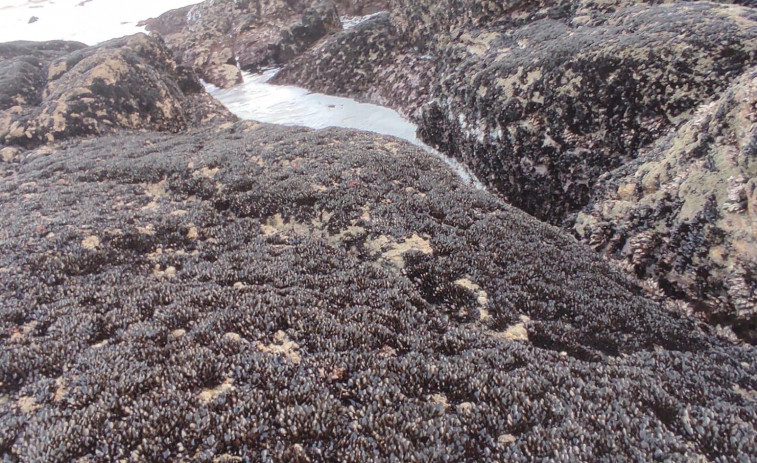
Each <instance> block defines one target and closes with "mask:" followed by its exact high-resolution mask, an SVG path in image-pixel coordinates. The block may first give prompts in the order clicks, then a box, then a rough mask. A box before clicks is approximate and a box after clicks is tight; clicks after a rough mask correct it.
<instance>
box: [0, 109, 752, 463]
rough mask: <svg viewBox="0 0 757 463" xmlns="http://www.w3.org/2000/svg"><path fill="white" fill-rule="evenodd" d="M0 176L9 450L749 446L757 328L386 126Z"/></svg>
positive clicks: (713, 451)
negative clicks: (541, 216)
mask: <svg viewBox="0 0 757 463" xmlns="http://www.w3.org/2000/svg"><path fill="white" fill-rule="evenodd" d="M3 172H4V175H3V176H2V178H0V204H1V205H2V207H0V224H1V225H2V227H0V229H2V232H1V233H0V272H2V278H0V396H1V399H2V400H0V454H2V456H3V458H5V459H10V460H18V461H50V462H56V461H71V460H76V459H104V460H109V459H117V458H121V457H122V456H126V455H128V458H131V459H134V460H142V459H157V460H160V461H169V460H171V461H184V460H192V461H207V462H212V461H236V460H237V459H239V458H241V457H247V458H250V459H251V460H266V459H272V460H274V461H345V462H365V461H412V460H416V461H442V460H450V461H471V462H472V461H531V460H533V458H534V456H535V455H543V456H545V457H546V456H549V458H551V459H553V460H555V461H603V460H606V461H609V460H613V461H618V460H637V459H644V460H651V459H653V458H655V457H656V456H660V455H662V456H664V457H665V458H667V459H668V460H670V461H692V460H697V459H709V460H722V461H727V460H735V459H737V458H740V459H742V460H744V461H754V460H753V457H752V456H753V455H757V448H755V447H754V446H755V442H756V441H757V412H755V410H757V406H755V405H757V404H756V403H755V400H757V399H756V396H755V390H757V380H755V378H756V377H757V364H755V358H757V356H756V355H755V354H757V352H755V349H754V348H752V347H739V346H735V345H731V344H729V343H727V342H726V341H724V340H721V339H718V338H716V337H714V336H713V335H711V334H708V333H706V332H704V331H702V330H701V329H700V328H699V327H697V325H696V324H695V323H694V322H693V321H692V320H691V319H689V318H687V317H685V316H681V315H680V314H677V313H672V312H669V311H667V310H665V309H664V308H663V307H661V306H660V305H659V304H657V303H655V302H652V301H650V300H647V299H645V298H643V297H641V296H640V295H639V290H638V288H636V287H635V286H634V284H633V283H632V282H631V281H630V280H629V279H627V278H626V277H624V276H623V275H622V274H621V273H620V272H618V271H616V270H613V269H612V268H611V267H610V266H609V264H608V263H606V262H604V261H602V260H601V259H600V258H599V257H598V256H597V255H596V254H595V253H593V252H592V251H591V250H590V249H588V248H586V247H584V246H582V245H580V244H578V243H576V242H575V241H574V240H573V239H572V238H570V237H569V236H568V235H567V234H566V233H564V232H563V231H561V230H560V229H557V228H555V227H552V226H550V225H546V224H544V223H541V222H538V221H537V220H535V219H533V218H532V217H529V216H528V215H526V214H525V213H523V212H521V211H519V210H517V209H514V208H512V207H509V206H507V205H506V204H504V203H503V202H502V201H501V200H499V199H497V198H495V197H494V196H492V195H491V194H488V193H485V192H482V191H479V190H475V189H473V188H470V187H467V186H465V185H464V184H462V182H461V181H460V180H459V179H458V178H457V177H456V176H455V174H454V173H453V172H452V171H451V170H449V169H448V168H447V167H446V166H445V165H444V164H443V163H442V162H441V161H439V160H437V159H435V158H433V157H431V156H429V155H428V154H427V153H425V152H423V151H422V150H420V149H419V148H416V147H413V146H411V145H409V144H407V143H405V142H402V141H399V140H397V139H395V138H391V137H383V136H378V135H374V134H370V133H365V132H356V131H349V130H339V129H329V130H323V131H311V130H307V129H302V128H287V127H277V126H269V125H260V124H255V123H250V122H237V123H233V124H232V123H228V124H226V125H220V126H219V125H216V126H213V127H208V126H206V127H204V128H195V129H191V130H189V131H185V132H182V133H179V134H170V133H165V132H161V133H157V132H144V133H124V132H119V133H116V134H112V135H107V136H103V137H100V138H96V139H87V140H82V139H72V140H69V141H67V142H62V143H55V144H51V145H49V146H47V147H44V148H40V149H37V150H34V151H32V152H31V153H30V155H29V156H27V157H26V158H25V159H24V160H23V162H21V163H18V164H12V165H9V166H6V167H5V168H4V171H3Z"/></svg>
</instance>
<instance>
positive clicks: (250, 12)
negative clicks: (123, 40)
mask: <svg viewBox="0 0 757 463" xmlns="http://www.w3.org/2000/svg"><path fill="white" fill-rule="evenodd" d="M383 3H386V2H371V1H369V2H363V1H355V0H345V1H341V2H337V4H336V6H335V3H334V2H330V1H326V2H324V1H322V0H316V1H285V0H244V1H239V0H212V1H210V0H207V1H205V2H202V3H199V4H197V5H193V6H188V7H185V8H180V9H177V10H172V11H169V12H167V13H164V14H163V15H161V16H160V17H158V18H155V19H150V20H147V21H145V24H146V26H147V30H148V31H151V32H155V33H159V34H161V35H163V36H164V37H165V39H166V42H167V43H168V45H169V46H170V47H171V49H172V50H173V51H174V54H175V56H176V59H177V60H178V61H179V62H182V63H184V64H186V65H187V66H191V67H194V68H197V69H198V71H199V73H200V75H201V76H202V77H203V79H205V80H206V81H207V82H210V83H212V84H213V85H216V86H218V87H221V88H226V87H230V86H233V85H236V84H238V83H240V82H241V81H242V75H241V72H240V70H239V69H240V68H241V69H249V70H258V69H260V68H261V67H264V66H270V65H280V64H283V63H286V62H287V61H289V60H290V59H291V58H292V57H294V56H296V55H298V54H300V53H301V52H302V51H304V50H305V49H307V48H308V47H309V46H311V45H312V44H313V43H315V42H316V41H318V40H319V39H321V38H322V37H324V36H325V35H327V34H329V33H331V32H334V31H337V30H339V29H341V28H342V26H341V21H340V20H339V14H340V13H342V12H347V13H356V12H362V11H370V10H372V9H375V8H376V7H377V6H378V5H382V4H383Z"/></svg>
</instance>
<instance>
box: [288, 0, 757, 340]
mask: <svg viewBox="0 0 757 463" xmlns="http://www.w3.org/2000/svg"><path fill="white" fill-rule="evenodd" d="M739 4H740V5H739ZM755 6H757V5H755V2H751V1H742V2H721V3H719V4H716V3H704V2H680V1H679V2H638V1H633V0H629V1H609V2H606V1H602V2H598V1H575V0H566V1H560V2H518V1H511V2H483V1H475V0H471V1H467V2H454V1H447V2H433V4H432V2H423V1H421V2H416V1H412V2H411V1H404V0H397V1H396V2H395V3H394V5H393V9H392V13H391V16H390V18H388V19H387V18H381V19H376V20H375V21H374V22H373V23H372V24H370V25H369V24H366V25H365V27H363V28H356V29H354V30H350V31H345V32H344V33H342V34H339V35H337V36H335V37H334V38H333V39H331V40H330V41H329V42H327V43H326V44H324V45H322V46H320V47H319V48H318V49H314V50H312V52H309V53H306V54H305V55H303V56H302V57H300V58H299V59H297V60H295V61H293V62H292V63H290V64H289V65H287V66H286V67H285V68H284V69H283V70H282V71H281V72H280V73H279V75H278V76H277V78H276V81H277V82H280V83H290V84H299V85H304V86H306V87H307V88H310V89H313V90H316V91H323V90H325V91H328V92H335V93H338V94H341V95H346V96H352V97H357V98H358V99H363V100H367V101H371V102H376V103H380V104H388V105H390V106H393V107H395V108H399V109H400V111H401V112H403V113H404V114H406V115H408V116H410V117H411V118H413V119H414V120H415V121H416V122H418V124H419V133H420V136H421V138H422V139H423V140H424V141H426V142H427V143H429V144H431V145H433V146H436V147H438V148H440V149H441V150H442V151H444V152H446V153H448V154H451V155H453V156H455V157H457V158H459V159H460V160H462V161H463V162H464V163H465V164H467V165H468V166H469V167H470V168H471V169H472V170H473V171H474V172H475V173H476V174H477V176H478V177H479V178H480V179H481V180H482V181H484V183H487V184H488V185H489V186H490V187H492V188H493V189H494V190H495V191H497V192H498V193H499V194H500V195H501V196H502V197H503V198H504V199H505V200H507V201H508V202H510V203H511V204H513V205H515V206H517V207H519V208H521V209H523V210H525V211H527V212H529V213H531V214H533V215H535V216H536V217H539V218H541V219H543V220H546V221H549V222H551V223H554V224H560V225H562V226H564V227H565V228H567V229H572V228H573V225H574V223H575V220H576V216H577V214H578V213H579V211H581V210H584V209H585V212H584V216H595V217H596V219H597V220H598V222H599V223H601V226H599V225H597V226H595V225H596V224H595V225H585V224H584V222H585V221H586V220H585V219H582V224H581V225H580V228H581V230H580V231H579V232H578V233H580V236H581V237H582V238H585V239H587V240H591V241H592V243H593V244H594V245H595V246H596V247H597V248H601V249H605V250H608V253H609V254H610V255H614V256H616V257H619V258H621V259H623V260H628V259H630V257H629V256H630V254H628V253H629V252H631V251H630V250H629V249H630V248H627V247H626V238H628V239H630V237H631V236H632V235H635V234H636V233H640V232H641V231H642V230H646V227H648V226H650V225H649V224H650V223H651V222H650V220H648V219H644V220H642V221H641V222H639V223H636V222H634V223H633V224H631V223H625V224H622V225H618V226H615V225H613V224H608V223H607V221H608V220H610V219H609V218H610V217H614V218H617V219H620V217H621V216H622V217H625V215H624V214H625V212H622V213H621V212H618V211H614V212H598V210H599V209H602V208H604V207H605V206H606V204H605V203H603V201H604V198H605V197H604V196H603V194H604V193H603V192H604V191H606V185H605V183H606V181H608V180H607V178H605V177H603V176H605V175H609V173H610V172H613V171H614V170H615V169H618V168H621V167H622V166H625V165H626V164H628V163H629V162H632V161H633V160H634V159H636V158H639V157H642V158H644V157H645V156H647V155H648V154H647V153H653V154H651V156H655V154H654V153H658V151H659V146H660V144H661V143H663V140H665V139H666V137H668V135H669V132H670V131H671V130H679V129H680V127H681V126H682V125H684V124H686V123H687V122H688V121H691V120H692V117H693V116H694V114H696V113H697V111H698V110H699V108H700V107H701V106H702V105H707V104H709V103H711V102H712V101H715V100H717V99H718V98H720V96H721V95H722V94H723V92H725V91H726V90H727V89H728V88H729V86H730V85H731V84H732V83H733V82H734V81H735V80H736V79H738V78H739V76H741V75H744V73H745V72H747V71H748V70H749V69H751V68H752V67H753V66H754V63H755V50H757V42H756V40H757V10H755V9H754V7H755ZM353 63H354V67H353V66H352V64H353ZM405 63H407V64H405ZM417 63H424V64H425V66H418V65H417ZM344 69H349V70H348V71H346V72H345V71H344ZM336 70H339V72H343V73H345V74H346V76H347V78H345V79H341V80H339V79H338V76H337V72H336ZM335 79H336V80H337V82H334V80H335ZM704 110H705V111H706V109H704ZM715 117H716V118H717V117H718V116H715ZM722 123H723V124H726V125H728V124H730V123H729V122H726V121H722ZM734 134H735V136H747V138H745V139H743V140H740V141H733V140H730V141H728V140H725V139H724V138H722V137H721V138H717V137H716V138H717V139H718V142H716V143H715V144H718V143H721V144H722V146H720V147H717V148H713V149H717V150H720V149H722V150H729V149H731V148H733V147H734V146H736V145H739V146H740V145H743V146H748V145H749V143H750V140H751V139H750V138H748V134H747V132H744V131H738V130H737V131H734ZM663 151H665V150H663ZM744 152H745V153H749V152H750V151H749V150H745V151H744ZM658 154H659V153H658ZM747 157H749V156H747ZM750 162H751V161H750ZM634 165H636V164H634ZM687 165H688V164H687V163H686V162H676V163H673V165H672V167H671V168H682V169H684V168H686V167H687ZM620 172H626V171H623V170H621V171H620ZM713 172H714V175H719V176H720V177H718V178H717V180H716V179H715V178H714V177H710V182H711V183H712V182H715V183H717V184H718V185H720V186H722V185H726V184H728V182H729V181H731V180H729V178H730V177H731V175H732V172H731V169H730V168H728V169H722V170H721V169H720V168H717V169H715V170H714V171H713ZM616 175H619V174H615V173H614V174H612V176H611V178H612V179H613V181H615V180H618V179H617V178H616V177H615V176H616ZM628 175H630V174H628ZM670 175H671V176H673V177H675V176H679V175H680V176H683V177H686V176H687V175H688V174H687V173H686V172H684V171H682V172H678V171H674V172H671V173H670ZM734 175H735V179H734V180H732V181H731V182H732V183H733V186H732V189H733V191H734V193H733V195H736V196H738V197H739V198H742V196H743V194H744V193H743V191H746V190H743V189H742V188H741V185H747V184H748V183H749V182H750V181H751V180H752V178H753V176H754V172H753V170H752V169H751V168H746V169H741V170H740V171H739V172H738V175H736V174H734ZM600 179H603V180H600ZM598 181H599V182H600V183H599V184H597V182H598ZM629 183H632V182H630V181H629ZM603 185H605V186H603ZM613 185H614V184H613ZM720 186H719V187H718V188H717V189H718V191H721V190H722V189H721V187H720ZM629 188H630V187H629ZM744 188H746V186H745V187H744ZM722 191H725V190H722ZM722 191H721V193H722ZM721 193H719V196H717V198H716V200H715V203H714V206H713V207H715V208H716V209H719V208H720V207H721V206H725V205H726V201H728V200H727V199H726V198H725V197H723V196H722V194H721ZM614 194H615V192H614V191H611V192H610V196H608V198H614V196H613V195H614ZM681 194H683V195H688V193H681ZM739 195H742V196H739ZM641 196H644V198H646V200H647V201H642V202H639V203H638V204H635V205H633V206H631V205H628V204H626V207H627V209H628V210H636V209H640V210H641V209H643V210H646V208H648V207H649V208H651V209H652V210H653V211H655V212H654V214H655V215H654V217H655V219H654V221H657V223H658V224H663V223H664V224H665V225H664V226H662V225H661V227H662V228H661V229H659V230H658V231H659V232H661V233H662V235H661V236H668V235H670V234H671V233H672V231H671V230H672V229H669V227H673V226H674V224H677V223H678V221H679V219H678V218H676V215H677V214H678V213H677V212H676V211H677V210H678V208H677V207H673V208H670V207H667V206H665V204H666V203H665V202H664V201H661V198H662V196H661V195H659V194H657V195H653V196H650V195H647V194H637V196H633V197H631V198H630V199H628V201H629V202H631V203H633V202H635V201H637V200H640V199H641ZM675 196H676V194H674V195H673V197H675ZM736 196H734V198H735V197H736ZM595 198H596V202H595V203H592V200H594V199H595ZM612 200H613V201H614V199H612ZM658 201H661V202H658ZM734 201H735V203H738V202H740V201H742V200H741V199H734V200H733V201H731V202H732V203H733V202H734ZM591 204H594V205H591ZM690 204H691V203H690ZM729 204H730V203H729ZM691 207H694V206H691ZM734 207H735V206H734ZM696 208H699V206H696ZM697 210H698V209H697ZM618 214H621V215H618ZM629 214H630V212H629ZM643 214H649V213H648V212H644V213H643ZM629 217H630V216H629ZM645 217H646V216H645ZM629 220H630V219H629ZM634 220H636V219H634ZM686 220H688V219H686ZM712 220H716V219H714V218H713V219H712ZM712 220H710V221H709V222H708V223H711V222H712ZM717 220H720V219H717ZM729 220H730V219H729ZM598 227H599V228H598ZM753 227H754V225H753V224H752V223H750V222H749V221H740V220H737V221H736V222H735V223H732V224H731V225H728V226H727V227H725V228H722V227H720V226H717V227H716V229H717V230H720V231H724V230H729V233H734V234H735V236H736V237H734V238H733V241H734V242H735V243H740V242H742V238H741V236H753V235H754V232H753V229H754V228H753ZM681 233H687V232H684V231H681ZM729 240H730V238H719V237H710V238H706V239H705V238H696V239H693V238H692V239H688V238H687V239H684V240H683V241H680V240H673V241H671V243H669V244H664V243H662V242H656V241H655V242H654V243H646V244H643V246H644V247H646V248H649V250H648V252H646V253H645V254H644V256H645V257H644V263H643V264H640V263H638V262H636V263H633V266H632V267H628V265H626V264H624V265H623V266H624V267H625V268H628V269H629V270H630V271H631V273H633V274H634V275H636V276H640V277H642V278H643V279H645V280H646V279H649V278H653V279H655V280H656V281H647V283H646V284H645V285H646V286H651V287H653V288H656V289H654V292H655V293H658V294H659V293H660V292H662V293H664V294H666V295H667V296H668V297H674V298H675V299H680V300H683V301H685V302H686V303H685V304H683V305H684V306H686V307H688V306H691V307H695V308H698V309H699V310H701V311H703V312H704V314H705V316H706V317H707V318H709V319H710V320H711V321H713V322H715V323H726V324H729V323H733V324H734V325H735V326H734V327H735V328H736V329H737V330H738V331H740V332H741V333H742V335H743V336H744V337H745V338H747V339H753V335H751V334H748V331H749V330H752V329H753V328H750V329H747V328H746V326H748V325H750V324H752V325H753V320H754V318H753V313H752V310H753V309H752V308H753V307H754V302H753V301H754V299H753V298H754V293H755V290H757V281H756V280H755V277H754V271H753V270H751V269H753V263H752V261H751V257H744V259H745V260H744V264H743V265H742V264H738V265H735V267H733V268H734V270H717V271H716V270H714V269H715V268H716V267H717V268H721V269H723V268H731V267H732V266H733V261H732V259H731V258H728V257H726V258H720V257H714V259H715V260H716V261H718V262H719V263H717V264H713V265H714V267H713V266H712V265H710V264H711V262H710V260H711V258H709V257H703V258H692V261H691V262H689V263H686V264H685V265H684V267H686V269H685V270H684V268H683V267H681V266H680V265H678V264H673V263H672V262H670V261H669V260H670V258H671V256H674V255H679V254H693V255H697V256H707V255H709V254H710V253H711V251H712V252H713V253H715V254H718V253H719V252H720V251H718V248H717V247H718V246H719V245H718V244H715V243H719V242H721V241H724V242H729ZM610 241H612V243H613V244H608V243H609V242H610ZM748 242H750V243H751V241H748ZM681 243H685V244H686V245H685V249H686V251H684V250H680V251H676V250H672V249H669V250H668V251H661V250H660V249H661V248H660V247H668V246H672V247H675V246H678V245H680V244H681ZM637 246H641V245H640V244H637ZM712 246H715V249H713V248H712ZM624 247H625V249H624ZM652 248H654V249H656V251H652V250H651V249H652ZM729 252H730V251H729ZM735 254H738V252H737V251H735V252H732V255H735ZM747 254H749V253H747ZM749 255H751V254H749ZM663 256H667V257H665V258H664V259H667V260H665V261H662V260H656V259H658V258H659V259H663ZM723 259H725V260H723ZM674 260H675V259H674ZM629 262H630V261H629ZM672 265H678V267H679V270H673V271H672V273H670V272H671V266H672ZM710 270H712V272H710V273H709V274H708V272H709V271H710ZM683 274H687V275H688V276H686V277H683V276H682V275H683ZM693 275H697V276H693ZM679 278H682V280H681V281H678V282H674V281H673V280H677V279H679ZM730 286H733V287H734V288H733V289H727V288H728V287H730ZM747 307H748V308H747ZM724 314H725V315H724Z"/></svg>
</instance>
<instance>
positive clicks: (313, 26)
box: [268, 2, 342, 65]
mask: <svg viewBox="0 0 757 463" xmlns="http://www.w3.org/2000/svg"><path fill="white" fill-rule="evenodd" d="M341 29H342V21H341V20H340V19H339V13H337V11H336V6H335V5H334V4H333V3H331V2H320V3H317V4H315V5H314V6H312V7H310V8H308V9H306V10H305V11H304V12H303V13H302V20H301V21H300V22H299V23H297V24H294V25H293V26H290V27H287V28H286V29H284V30H282V31H281V38H280V39H279V40H278V41H277V42H276V43H274V44H272V45H271V46H270V47H269V52H270V53H269V58H268V59H269V60H270V63H268V64H273V65H281V64H284V63H287V62H288V61H290V60H291V59H292V58H294V57H295V56H297V55H299V54H300V53H302V52H303V51H304V50H305V49H307V48H308V47H310V46H311V45H312V44H314V43H315V42H317V41H318V40H320V39H321V38H323V37H324V36H325V35H326V34H329V33H332V32H334V31H337V30H341Z"/></svg>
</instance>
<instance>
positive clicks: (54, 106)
mask: <svg viewBox="0 0 757 463" xmlns="http://www.w3.org/2000/svg"><path fill="white" fill-rule="evenodd" d="M0 59H2V60H3V66H0V69H2V71H0V80H1V81H2V82H3V83H7V85H6V86H4V87H3V88H2V90H0V143H2V144H5V145H19V146H23V147H26V148H31V147H34V146H37V145H40V144H42V143H47V142H50V141H53V140H59V139H63V138H69V137H73V136H81V135H95V134H102V133H107V132H111V131H113V130H115V129H117V128H129V129H152V130H165V131H173V132H176V131H178V130H181V129H183V128H186V127H187V126H191V125H196V124H198V123H200V122H201V121H202V120H203V119H204V118H206V117H210V118H214V117H221V118H224V117H225V118H227V119H231V118H232V117H231V116H230V115H228V113H225V112H224V111H221V110H220V109H219V107H220V106H219V105H218V103H216V102H214V100H212V99H211V98H210V97H208V96H207V95H205V94H204V93H202V94H201V93H198V91H199V90H200V89H201V85H200V83H199V82H198V80H197V77H196V76H194V74H193V73H192V72H191V71H189V70H187V69H186V68H181V67H178V66H176V64H175V63H174V62H173V60H172V59H171V57H170V54H169V53H168V50H167V49H166V48H165V45H164V44H163V42H162V41H161V40H159V39H155V38H150V37H148V36H146V35H144V34H137V35H134V36H130V37H124V38H121V39H115V40H111V41H108V42H105V43H102V44H100V45H97V46H94V47H84V46H83V45H81V44H75V43H67V42H47V43H43V44H39V45H34V44H30V43H24V42H14V43H11V44H3V45H0ZM6 63H7V64H8V65H7V66H5V64H6ZM3 74H4V75H3ZM177 82H178V84H177Z"/></svg>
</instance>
